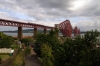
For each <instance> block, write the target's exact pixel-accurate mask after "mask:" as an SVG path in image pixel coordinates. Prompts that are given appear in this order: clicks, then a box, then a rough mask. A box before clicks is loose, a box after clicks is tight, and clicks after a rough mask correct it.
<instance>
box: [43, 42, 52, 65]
mask: <svg viewBox="0 0 100 66" xmlns="http://www.w3.org/2000/svg"><path fill="white" fill-rule="evenodd" d="M41 57H42V63H43V66H54V64H53V61H54V57H53V54H52V48H51V47H50V46H48V45H47V44H42V46H41Z"/></svg>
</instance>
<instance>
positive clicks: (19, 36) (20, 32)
mask: <svg viewBox="0 0 100 66" xmlns="http://www.w3.org/2000/svg"><path fill="white" fill-rule="evenodd" d="M18 39H19V40H21V39H22V27H18Z"/></svg>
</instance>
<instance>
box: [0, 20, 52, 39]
mask: <svg viewBox="0 0 100 66" xmlns="http://www.w3.org/2000/svg"><path fill="white" fill-rule="evenodd" d="M0 25H1V26H14V27H18V39H19V40H21V39H22V27H27V28H34V33H33V35H36V34H37V28H42V29H44V34H46V31H47V29H51V30H53V29H54V28H53V27H49V26H44V25H40V24H34V23H24V22H19V21H12V20H6V19H0Z"/></svg>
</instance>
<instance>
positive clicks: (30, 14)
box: [0, 0, 100, 31]
mask: <svg viewBox="0 0 100 66" xmlns="http://www.w3.org/2000/svg"><path fill="white" fill-rule="evenodd" d="M0 18H3V19H10V20H17V21H24V22H32V23H37V24H43V25H47V26H54V24H59V23H61V22H63V21H64V20H66V19H68V20H70V22H71V24H72V26H73V28H74V27H75V26H78V27H79V28H80V30H81V31H87V30H92V29H98V31H100V0H0ZM2 30H17V28H16V27H7V26H0V31H2Z"/></svg>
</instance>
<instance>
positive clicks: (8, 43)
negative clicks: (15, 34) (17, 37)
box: [0, 37, 14, 48]
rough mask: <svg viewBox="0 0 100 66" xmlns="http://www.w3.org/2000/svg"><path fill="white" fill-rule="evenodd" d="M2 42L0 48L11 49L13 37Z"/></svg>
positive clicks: (3, 39) (5, 38)
mask: <svg viewBox="0 0 100 66" xmlns="http://www.w3.org/2000/svg"><path fill="white" fill-rule="evenodd" d="M1 40H2V41H1V42H0V48H11V47H12V45H13V42H14V41H13V39H12V38H11V37H4V38H2V39H1Z"/></svg>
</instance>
